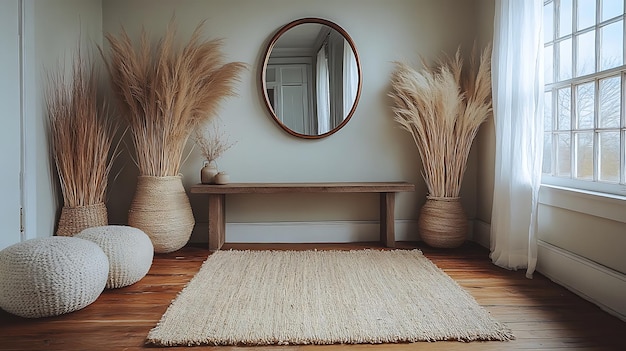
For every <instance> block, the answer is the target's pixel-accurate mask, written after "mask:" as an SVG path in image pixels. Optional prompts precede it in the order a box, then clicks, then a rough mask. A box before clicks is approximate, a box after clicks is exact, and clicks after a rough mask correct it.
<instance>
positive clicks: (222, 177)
mask: <svg viewBox="0 0 626 351" xmlns="http://www.w3.org/2000/svg"><path fill="white" fill-rule="evenodd" d="M214 180H215V184H221V185H224V184H228V182H229V181H230V177H229V176H228V174H227V173H225V172H219V173H217V174H216V175H215V178H214Z"/></svg>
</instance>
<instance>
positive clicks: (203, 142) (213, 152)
mask: <svg viewBox="0 0 626 351" xmlns="http://www.w3.org/2000/svg"><path fill="white" fill-rule="evenodd" d="M193 140H194V142H195V143H196V145H197V146H198V148H199V149H200V153H201V154H202V157H204V159H205V160H206V161H207V162H209V163H211V162H215V160H217V159H218V158H219V157H220V156H222V154H223V153H224V152H226V150H228V149H230V148H231V147H232V146H233V145H235V142H231V141H230V138H229V137H228V135H227V134H226V132H224V131H223V130H222V129H221V128H220V126H219V125H218V124H215V123H205V124H204V125H202V127H201V128H198V129H196V131H195V132H194V134H193Z"/></svg>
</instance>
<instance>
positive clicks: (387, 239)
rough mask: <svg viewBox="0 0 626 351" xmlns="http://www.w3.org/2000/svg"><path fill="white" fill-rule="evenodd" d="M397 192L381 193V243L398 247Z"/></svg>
mask: <svg viewBox="0 0 626 351" xmlns="http://www.w3.org/2000/svg"><path fill="white" fill-rule="evenodd" d="M394 212H395V193H380V243H381V244H383V245H384V246H386V247H396V237H395V236H396V234H395V230H394V220H395V218H394V217H395V215H394Z"/></svg>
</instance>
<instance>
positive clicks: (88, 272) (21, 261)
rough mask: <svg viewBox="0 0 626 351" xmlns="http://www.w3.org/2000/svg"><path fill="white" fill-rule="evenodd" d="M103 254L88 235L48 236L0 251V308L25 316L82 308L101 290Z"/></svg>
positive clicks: (104, 269)
mask: <svg viewBox="0 0 626 351" xmlns="http://www.w3.org/2000/svg"><path fill="white" fill-rule="evenodd" d="M108 273H109V262H108V259H107V256H106V255H105V254H104V252H103V251H102V249H100V247H99V246H98V245H96V244H94V243H92V242H90V241H88V240H83V239H79V238H73V237H64V236H53V237H48V238H39V239H31V240H26V241H23V242H21V243H18V244H15V245H12V246H9V247H7V248H5V249H4V250H2V251H0V308H2V309H3V310H5V311H7V312H10V313H13V314H16V315H18V316H21V317H26V318H39V317H50V316H57V315H60V314H64V313H69V312H73V311H76V310H79V309H81V308H84V307H86V306H88V305H89V304H91V303H92V302H94V301H96V299H97V298H98V296H100V294H101V293H102V291H103V290H104V287H105V285H106V281H107V275H108Z"/></svg>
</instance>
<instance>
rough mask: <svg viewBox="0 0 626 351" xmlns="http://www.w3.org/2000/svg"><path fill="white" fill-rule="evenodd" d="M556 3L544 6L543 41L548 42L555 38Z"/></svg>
mask: <svg viewBox="0 0 626 351" xmlns="http://www.w3.org/2000/svg"><path fill="white" fill-rule="evenodd" d="M553 37H554V3H553V2H551V3H549V4H546V5H544V6H543V42H544V43H547V42H549V41H552V40H553V39H554V38H553Z"/></svg>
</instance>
